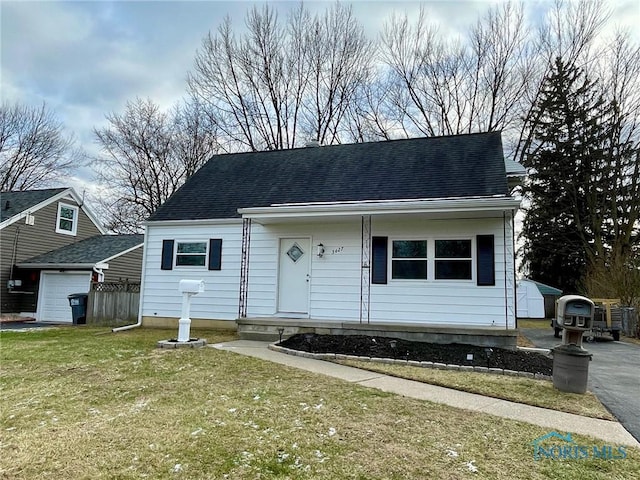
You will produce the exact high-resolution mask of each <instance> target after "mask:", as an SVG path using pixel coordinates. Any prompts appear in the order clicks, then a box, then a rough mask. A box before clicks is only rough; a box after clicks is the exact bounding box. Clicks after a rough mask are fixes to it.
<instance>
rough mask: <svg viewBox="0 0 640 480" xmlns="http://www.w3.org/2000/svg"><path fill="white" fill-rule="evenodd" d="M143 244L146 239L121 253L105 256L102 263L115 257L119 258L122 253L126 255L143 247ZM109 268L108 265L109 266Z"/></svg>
mask: <svg viewBox="0 0 640 480" xmlns="http://www.w3.org/2000/svg"><path fill="white" fill-rule="evenodd" d="M142 245H144V241H142V242H140V243H139V244H138V245H135V246H133V247H131V248H128V249H126V250H123V251H121V252H120V253H116V254H115V255H111V256H110V257H109V258H105V259H104V260H102V262H100V263H107V262H108V261H109V260H113V259H114V258H118V257H121V256H122V255H125V254H127V253H129V252H133V251H134V250H136V249H138V248H140V247H142ZM107 268H108V267H107Z"/></svg>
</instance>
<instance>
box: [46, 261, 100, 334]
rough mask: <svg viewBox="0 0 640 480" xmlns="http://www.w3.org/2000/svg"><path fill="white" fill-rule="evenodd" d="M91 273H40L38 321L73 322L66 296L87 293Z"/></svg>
mask: <svg viewBox="0 0 640 480" xmlns="http://www.w3.org/2000/svg"><path fill="white" fill-rule="evenodd" d="M90 286H91V272H64V273H62V272H41V273H40V288H39V292H38V312H37V315H38V320H39V321H41V322H67V323H72V322H73V316H72V314H71V307H70V306H69V299H68V298H67V295H71V294H72V293H88V292H89V287H90Z"/></svg>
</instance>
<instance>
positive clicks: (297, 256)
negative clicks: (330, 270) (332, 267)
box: [278, 238, 311, 314]
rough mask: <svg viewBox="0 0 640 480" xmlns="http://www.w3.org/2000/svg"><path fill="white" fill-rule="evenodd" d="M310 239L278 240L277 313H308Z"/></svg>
mask: <svg viewBox="0 0 640 480" xmlns="http://www.w3.org/2000/svg"><path fill="white" fill-rule="evenodd" d="M310 266H311V239H310V238H282V239H280V259H279V279H278V312H279V313H284V314H287V313H294V314H307V313H308V312H309V285H310V283H309V280H310Z"/></svg>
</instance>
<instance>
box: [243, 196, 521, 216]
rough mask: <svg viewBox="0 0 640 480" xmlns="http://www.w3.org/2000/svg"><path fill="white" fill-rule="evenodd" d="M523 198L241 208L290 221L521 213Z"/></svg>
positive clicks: (246, 211)
mask: <svg viewBox="0 0 640 480" xmlns="http://www.w3.org/2000/svg"><path fill="white" fill-rule="evenodd" d="M520 202H521V199H520V198H514V197H511V196H502V195H501V196H490V197H468V198H436V199H417V200H386V201H360V202H335V203H308V204H279V205H271V206H269V207H250V208H241V209H238V213H240V214H241V215H242V217H243V218H251V219H256V220H258V219H286V218H296V217H297V218H311V217H332V216H337V215H339V216H348V215H354V216H358V215H390V214H412V213H413V214H428V213H457V212H483V211H486V212H490V211H492V212H495V211H510V210H517V209H518V208H519V207H520Z"/></svg>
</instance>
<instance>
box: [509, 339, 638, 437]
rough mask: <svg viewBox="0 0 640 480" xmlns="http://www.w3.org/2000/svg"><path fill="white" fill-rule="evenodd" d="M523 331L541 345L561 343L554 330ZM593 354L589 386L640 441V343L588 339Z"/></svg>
mask: <svg viewBox="0 0 640 480" xmlns="http://www.w3.org/2000/svg"><path fill="white" fill-rule="evenodd" d="M521 331H522V333H523V334H524V336H525V337H527V338H528V339H529V340H531V341H532V342H533V343H534V344H535V345H536V346H537V347H541V348H552V347H555V346H556V345H558V344H559V343H560V339H559V338H554V336H553V329H552V328H551V327H549V328H548V329H531V328H523V329H522V330H521ZM582 346H583V348H585V349H586V350H587V351H589V353H592V354H593V361H592V362H591V363H590V365H589V384H588V388H589V390H590V391H591V392H593V393H594V394H595V395H596V396H597V397H598V399H599V400H600V401H601V402H602V403H603V404H604V405H605V406H606V407H607V408H608V409H609V411H610V412H611V413H612V414H613V415H615V417H616V418H617V419H618V421H619V422H620V423H621V424H622V425H623V426H624V427H625V428H626V429H627V430H628V431H629V433H631V435H633V436H634V437H635V438H636V440H638V441H640V415H638V412H640V346H638V345H633V344H630V343H624V342H614V341H612V340H607V337H605V338H603V339H599V340H598V341H596V342H590V343H587V342H584V343H583V345H582Z"/></svg>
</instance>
